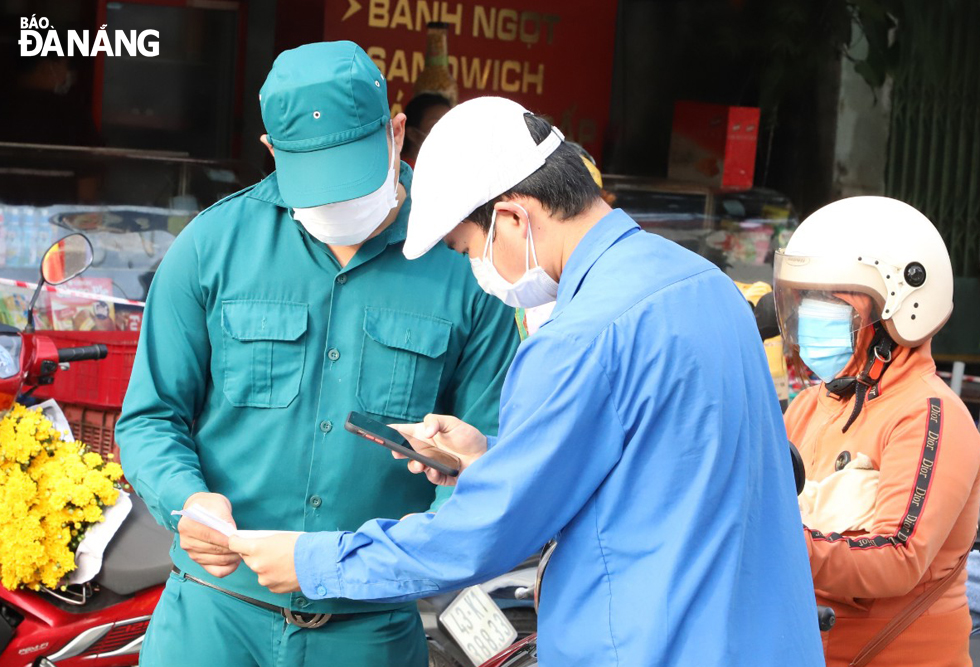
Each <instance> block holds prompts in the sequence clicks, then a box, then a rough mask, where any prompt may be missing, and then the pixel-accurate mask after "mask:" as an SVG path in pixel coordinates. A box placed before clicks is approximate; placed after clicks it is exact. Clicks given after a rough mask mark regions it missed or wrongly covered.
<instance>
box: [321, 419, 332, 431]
mask: <svg viewBox="0 0 980 667" xmlns="http://www.w3.org/2000/svg"><path fill="white" fill-rule="evenodd" d="M320 430H321V431H323V432H324V433H330V431H332V430H333V422H331V421H322V422H320Z"/></svg>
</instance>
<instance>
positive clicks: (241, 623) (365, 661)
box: [140, 574, 428, 667]
mask: <svg viewBox="0 0 980 667" xmlns="http://www.w3.org/2000/svg"><path fill="white" fill-rule="evenodd" d="M140 665H141V667H198V666H200V667H222V666H226V667H321V666H322V667H427V665H428V648H427V646H426V642H425V632H424V631H423V629H422V621H421V619H420V618H419V615H418V612H417V611H416V609H415V607H414V606H412V607H410V608H408V609H399V610H395V611H384V612H377V613H366V614H360V615H358V617H356V618H353V619H345V620H339V621H336V622H327V624H326V625H324V626H322V627H320V628H317V629H315V630H314V629H308V628H298V627H296V626H294V625H289V624H287V623H286V620H285V619H284V618H283V617H282V616H281V615H279V614H276V613H273V612H271V611H266V610H264V609H260V608H259V607H256V606H254V605H251V604H249V603H247V602H242V601H240V600H236V599H235V598H233V597H230V596H228V595H225V594H224V593H221V592H219V591H215V590H213V589H210V588H207V587H205V586H202V585H200V584H197V583H195V582H193V581H187V580H186V579H184V578H183V577H181V576H178V575H176V574H171V575H170V579H169V580H168V581H167V586H166V588H165V589H164V591H163V595H162V596H161V597H160V602H159V604H158V605H157V607H156V610H155V611H154V612H153V618H152V620H151V621H150V627H149V629H148V630H147V634H146V639H145V641H144V643H143V649H142V651H141V652H140Z"/></svg>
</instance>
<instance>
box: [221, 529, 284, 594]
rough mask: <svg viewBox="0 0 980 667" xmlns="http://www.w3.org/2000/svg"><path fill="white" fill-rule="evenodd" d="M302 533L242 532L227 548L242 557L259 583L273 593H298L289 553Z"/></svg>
mask: <svg viewBox="0 0 980 667" xmlns="http://www.w3.org/2000/svg"><path fill="white" fill-rule="evenodd" d="M301 534H302V533H295V532H288V531H266V530H255V531H251V530H243V531H240V532H238V533H237V534H236V535H232V536H231V538H230V539H229V546H230V548H232V549H234V550H235V551H237V552H238V553H240V554H241V555H242V559H243V560H244V561H245V564H246V565H248V567H249V568H250V569H251V570H252V571H253V572H255V574H257V575H259V584H260V585H262V586H265V587H266V588H268V589H269V590H270V591H272V592H273V593H294V592H297V591H299V590H300V587H299V578H298V577H297V575H296V565H295V562H294V560H293V551H294V550H295V548H296V540H298V539H299V536H300V535H301Z"/></svg>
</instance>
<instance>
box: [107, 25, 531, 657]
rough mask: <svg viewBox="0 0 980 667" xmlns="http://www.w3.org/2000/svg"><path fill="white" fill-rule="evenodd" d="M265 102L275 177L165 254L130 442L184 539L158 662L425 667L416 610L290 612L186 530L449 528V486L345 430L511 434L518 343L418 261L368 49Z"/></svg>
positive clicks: (332, 56) (144, 482)
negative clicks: (422, 523) (436, 520)
mask: <svg viewBox="0 0 980 667" xmlns="http://www.w3.org/2000/svg"><path fill="white" fill-rule="evenodd" d="M260 103H261V106H262V117H263V121H264V123H265V127H266V130H267V131H268V136H267V138H264V140H265V141H266V143H267V144H268V145H269V146H270V149H272V150H273V151H274V156H275V160H276V168H277V171H276V173H274V174H272V175H271V176H269V177H268V178H266V179H265V180H263V181H262V182H260V183H258V184H257V185H255V186H253V187H251V188H248V189H246V190H243V191H242V192H239V193H237V194H235V195H232V196H230V197H228V198H226V199H224V200H223V201H221V202H219V203H217V204H215V205H214V206H212V207H211V208H209V209H208V210H206V211H204V212H202V213H201V214H200V215H199V216H198V217H197V218H196V219H195V220H194V221H193V222H192V223H191V224H190V225H189V226H188V227H187V229H186V230H185V231H184V232H183V233H182V234H181V235H180V236H179V237H178V238H177V240H176V241H175V242H174V244H173V246H172V247H171V249H170V251H169V252H168V253H167V256H166V258H165V259H164V261H163V263H162V265H161V267H160V270H159V271H158V273H157V275H156V277H155V278H154V281H153V287H152V290H151V292H150V296H149V300H148V303H147V309H146V314H145V317H144V321H143V331H142V337H141V340H140V346H139V352H138V354H137V359H136V363H135V366H134V368H133V376H132V381H131V384H130V388H129V393H128V394H127V396H126V402H125V405H124V407H123V415H122V418H121V419H120V421H119V424H118V425H117V428H116V434H117V437H118V440H119V442H120V445H121V447H122V462H123V467H124V468H125V471H126V475H127V478H128V479H129V481H130V482H131V483H132V484H133V486H134V488H135V489H136V491H137V493H138V494H139V495H140V496H141V497H142V498H143V499H144V500H145V501H146V503H147V505H148V506H149V508H150V510H151V511H152V512H153V514H154V516H155V517H156V518H157V520H158V521H160V522H161V523H163V524H164V525H166V526H167V527H169V528H171V529H172V530H174V531H177V532H178V539H176V540H175V542H174V546H173V548H172V550H171V554H172V557H173V560H174V566H175V568H174V573H173V574H172V575H171V577H170V580H169V581H168V583H167V586H166V589H165V591H164V593H163V596H162V598H161V600H160V603H159V605H158V606H157V609H156V611H155V613H154V616H153V620H152V622H151V623H150V628H149V632H148V634H147V638H146V642H145V644H144V646H143V651H142V654H141V659H140V664H141V665H144V667H159V666H166V667H173V666H175V665H180V666H181V667H189V666H192V665H233V666H234V667H249V666H255V667H260V666H261V667H265V666H266V665H269V666H271V665H299V666H302V665H338V666H341V665H342V666H344V667H357V666H361V665H363V666H366V667H385V666H386V665H398V666H399V667H401V666H410V667H416V666H421V665H425V664H426V655H427V651H426V647H425V636H424V633H423V631H422V627H421V623H420V621H419V618H418V614H417V612H416V611H415V607H414V606H413V605H412V604H405V603H396V604H372V603H366V602H355V601H351V600H344V599H338V600H322V601H311V600H308V599H306V598H305V597H303V596H302V595H301V594H298V593H297V594H292V595H276V594H272V593H270V592H269V591H268V590H266V589H264V588H263V587H261V586H259V585H258V582H257V579H256V576H255V574H254V573H252V572H251V571H250V570H249V569H248V568H247V567H246V566H244V565H241V563H240V560H239V558H238V556H237V555H236V554H234V553H233V552H230V551H228V549H227V538H226V537H225V536H224V535H222V534H221V533H219V532H218V531H216V530H210V529H208V528H205V527H203V526H202V525H201V524H198V523H196V522H194V521H191V520H190V519H188V518H186V517H185V518H180V517H177V516H172V515H171V512H172V511H174V510H180V509H182V508H186V507H190V506H191V505H198V506H201V507H203V508H205V509H207V510H209V511H211V512H212V513H213V514H215V515H217V516H218V517H219V518H222V519H224V520H226V521H228V522H231V523H232V524H234V525H235V526H237V528H238V529H240V530H248V529H259V530H261V529H267V528H277V529H286V530H295V531H305V532H315V531H326V530H353V529H355V528H357V526H359V525H361V524H362V523H363V522H364V521H367V520H369V519H372V518H378V517H390V518H399V517H401V516H403V515H405V514H408V513H412V512H425V511H431V510H432V509H434V508H435V507H436V506H437V505H438V504H439V498H438V494H437V492H436V488H435V487H434V486H432V485H431V484H430V483H429V482H428V481H427V480H425V479H424V478H421V479H420V478H419V477H416V476H415V475H412V474H411V473H409V472H408V471H407V470H406V469H405V466H404V464H401V463H400V462H399V461H396V460H394V459H392V458H391V455H390V453H389V452H388V450H386V449H384V448H382V447H378V446H375V445H373V444H371V443H369V442H367V441H365V440H362V439H359V438H357V437H355V436H353V435H352V434H350V433H348V432H347V431H345V430H344V428H343V424H344V420H345V418H346V416H347V413H348V412H349V411H351V410H359V411H363V412H367V413H370V414H373V415H375V416H376V417H377V418H379V419H381V420H385V421H388V422H393V421H399V422H416V421H421V420H422V418H423V417H424V416H425V415H426V414H428V413H430V412H439V413H444V414H458V415H460V416H461V418H464V419H466V421H467V422H469V423H472V424H474V425H477V426H478V427H479V428H480V429H481V430H491V431H493V432H495V431H496V428H497V404H498V400H499V394H500V388H501V384H502V382H503V378H504V375H505V372H506V369H507V366H508V365H509V363H510V360H511V358H512V356H513V353H514V351H515V349H516V346H517V343H518V339H517V336H516V334H515V332H514V329H513V319H512V318H513V311H510V310H508V309H507V308H506V307H504V306H503V304H501V303H500V302H499V301H498V300H497V299H494V298H493V297H490V296H489V295H487V294H486V293H485V292H483V290H481V289H480V287H479V286H478V285H477V283H476V281H475V280H474V279H473V275H472V272H471V270H470V267H469V264H468V263H467V262H466V261H465V259H462V258H459V257H458V256H457V255H456V254H455V253H453V252H451V251H450V250H448V249H447V248H442V249H440V250H438V251H436V252H432V253H429V254H428V255H426V257H425V258H424V259H422V260H419V261H415V262H408V261H407V260H406V259H405V257H404V256H403V254H402V244H403V242H404V240H405V233H406V227H407V221H408V214H409V211H410V208H411V200H410V199H409V198H408V194H407V193H408V192H409V191H410V189H411V179H412V173H411V170H410V169H409V168H408V167H407V166H406V165H404V164H401V163H400V161H399V159H398V158H399V153H400V150H401V145H402V140H403V138H404V130H405V116H404V115H403V114H399V115H398V116H396V117H395V118H394V119H391V118H390V117H389V112H388V101H387V91H386V85H385V80H384V78H383V77H382V76H381V73H380V72H379V71H378V69H377V67H376V66H375V65H374V64H373V63H372V62H371V60H370V58H369V57H368V56H367V54H365V53H364V51H362V50H361V49H360V48H359V47H357V46H356V45H354V44H352V43H350V42H334V43H321V44H310V45H307V46H303V47H300V48H298V49H295V50H293V51H287V52H285V53H283V54H282V55H280V56H279V58H278V59H277V60H276V63H275V65H274V66H273V69H272V72H271V73H270V74H269V77H268V78H267V80H266V82H265V85H264V86H263V87H262V92H261V95H260ZM178 519H180V521H179V523H178ZM392 578H393V579H397V578H398V573H397V572H392Z"/></svg>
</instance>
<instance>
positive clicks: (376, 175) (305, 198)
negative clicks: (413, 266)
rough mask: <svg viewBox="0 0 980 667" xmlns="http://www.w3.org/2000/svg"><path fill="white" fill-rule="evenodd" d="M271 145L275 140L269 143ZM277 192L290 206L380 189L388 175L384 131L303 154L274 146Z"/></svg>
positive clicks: (329, 201)
mask: <svg viewBox="0 0 980 667" xmlns="http://www.w3.org/2000/svg"><path fill="white" fill-rule="evenodd" d="M273 147H275V143H273ZM275 157H276V172H277V173H278V181H279V193H280V195H282V199H283V201H285V202H286V205H287V206H289V207H290V208H312V207H314V206H323V205H324V204H334V203H336V202H341V201H347V200H350V199H357V198H358V197H363V196H364V195H367V194H370V193H372V192H374V191H375V190H377V189H378V188H380V187H381V186H382V184H384V182H385V177H386V176H387V175H388V165H389V164H390V162H389V156H388V131H387V129H386V127H385V125H381V127H379V128H378V131H377V132H373V133H372V134H369V135H368V136H366V137H364V138H362V139H359V140H357V141H352V142H350V143H347V144H340V145H339V146H331V147H330V148H324V149H321V150H317V151H309V152H306V153H291V152H288V151H284V150H281V149H279V148H276V149H275Z"/></svg>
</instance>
